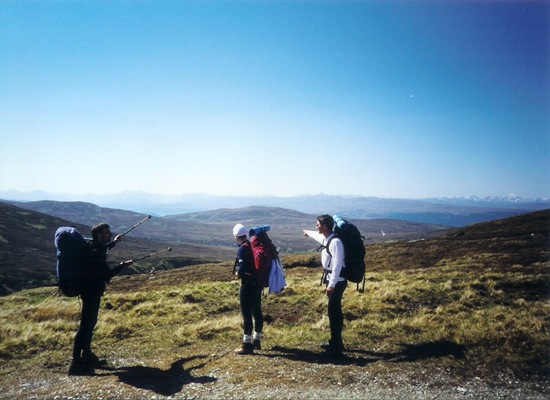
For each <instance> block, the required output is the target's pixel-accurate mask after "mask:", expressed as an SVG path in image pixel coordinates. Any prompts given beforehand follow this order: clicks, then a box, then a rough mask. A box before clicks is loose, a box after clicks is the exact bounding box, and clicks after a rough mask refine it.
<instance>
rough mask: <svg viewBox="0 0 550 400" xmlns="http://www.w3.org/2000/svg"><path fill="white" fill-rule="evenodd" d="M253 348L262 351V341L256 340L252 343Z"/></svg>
mask: <svg viewBox="0 0 550 400" xmlns="http://www.w3.org/2000/svg"><path fill="white" fill-rule="evenodd" d="M252 347H253V348H254V350H261V349H262V342H261V340H260V339H254V340H253V341H252Z"/></svg>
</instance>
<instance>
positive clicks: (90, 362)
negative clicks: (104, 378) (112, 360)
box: [82, 353, 107, 368]
mask: <svg viewBox="0 0 550 400" xmlns="http://www.w3.org/2000/svg"><path fill="white" fill-rule="evenodd" d="M82 362H83V363H84V364H85V365H87V366H88V367H91V368H102V367H106V366H107V360H106V359H104V358H99V357H98V356H96V355H95V354H94V353H89V354H84V355H82Z"/></svg>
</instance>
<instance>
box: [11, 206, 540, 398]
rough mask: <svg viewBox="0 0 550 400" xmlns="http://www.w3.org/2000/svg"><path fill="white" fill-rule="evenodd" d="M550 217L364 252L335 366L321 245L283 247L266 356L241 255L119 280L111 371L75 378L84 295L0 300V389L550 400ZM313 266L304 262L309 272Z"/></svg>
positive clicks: (108, 303)
mask: <svg viewBox="0 0 550 400" xmlns="http://www.w3.org/2000/svg"><path fill="white" fill-rule="evenodd" d="M549 227H550V211H548V210H546V211H543V212H537V213H532V214H526V215H523V216H519V217H514V218H510V219H505V220H501V221H496V222H492V223H485V224H478V225H474V226H471V227H467V228H464V229H461V230H457V231H453V232H452V233H449V234H448V235H447V236H445V237H441V238H435V239H429V240H423V241H413V242H411V241H403V242H397V243H392V244H372V245H369V246H368V247H367V258H366V259H367V265H368V273H367V281H366V290H365V292H364V293H360V292H358V291H355V290H353V288H351V287H350V288H348V290H347V291H346V293H345V294H344V305H343V308H344V313H345V317H346V327H345V330H344V341H345V344H346V347H347V351H346V354H345V357H344V358H342V359H340V360H338V361H334V360H330V359H327V358H325V357H324V356H322V355H321V353H320V349H319V348H318V344H319V343H320V342H322V341H324V340H325V339H326V338H327V336H328V334H329V333H328V320H327V318H326V297H325V296H324V295H323V293H322V288H321V287H319V282H318V279H319V276H320V272H321V271H320V270H319V268H312V267H308V266H309V265H314V264H315V263H316V262H317V260H318V254H303V255H285V256H284V257H283V262H284V264H285V265H286V266H287V267H288V268H287V269H286V277H287V282H288V284H289V286H288V288H287V289H285V290H284V291H283V292H282V293H281V294H279V295H270V296H268V297H267V298H265V299H264V314H265V315H266V320H267V321H268V322H269V323H268V324H267V325H266V327H265V330H264V334H265V338H264V350H262V351H260V352H258V354H257V355H254V356H248V357H239V356H236V355H234V354H233V352H232V350H233V348H235V347H236V346H237V345H238V343H239V341H240V338H241V334H242V332H241V328H240V315H239V305H238V290H239V284H238V282H236V281H235V280H234V277H233V276H232V275H231V263H229V262H227V263H220V264H206V265H200V266H190V267H186V268H183V269H178V270H171V271H161V272H159V273H155V274H153V275H134V276H123V277H118V278H116V279H115V280H114V282H113V283H112V284H111V285H110V286H109V289H108V293H107V294H106V296H105V298H104V300H103V303H102V309H101V312H100V321H99V325H98V328H97V331H96V332H97V333H96V336H95V348H96V351H97V352H98V353H100V354H102V355H105V356H108V357H109V359H110V360H111V363H112V365H111V366H110V368H108V369H105V370H97V376H94V377H78V378H67V377H66V375H65V374H66V370H67V367H68V362H69V358H70V346H71V340H72V337H73V335H74V331H75V329H76V326H77V323H78V312H79V303H78V300H77V299H68V298H62V297H55V296H52V294H51V289H48V288H42V289H41V288H38V289H33V290H27V291H22V292H19V293H15V294H12V295H9V296H5V297H3V298H0V320H1V324H0V371H2V372H1V373H0V386H1V387H3V388H4V391H3V392H2V394H0V397H2V398H16V399H17V398H21V399H22V398H29V397H38V398H43V397H47V398H54V397H56V396H61V397H63V398H66V397H78V398H81V397H92V398H99V397H108V398H151V397H156V398H164V397H168V396H171V397H175V398H197V397H198V398H227V397H233V398H235V397H237V398H302V399H303V398H311V397H317V398H336V397H341V398H436V397H437V398H464V397H468V398H487V399H492V398H518V399H520V398H521V399H523V398H533V399H535V398H537V399H538V398H540V399H543V398H547V396H548V394H549V393H550V384H549V382H548V377H549V372H550V369H549V368H550V362H549V360H550V332H549V330H548V326H549V323H550V317H549V316H550V303H549V300H550V299H549V291H550V274H549V273H550V260H549V248H548V244H549V239H550V235H549ZM306 265H307V266H306Z"/></svg>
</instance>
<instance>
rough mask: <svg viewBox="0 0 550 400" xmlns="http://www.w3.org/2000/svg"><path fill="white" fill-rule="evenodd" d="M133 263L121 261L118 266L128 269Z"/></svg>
mask: <svg viewBox="0 0 550 400" xmlns="http://www.w3.org/2000/svg"><path fill="white" fill-rule="evenodd" d="M133 263H134V260H126V261H122V262H121V263H120V266H122V267H129V266H130V265H132V264H133Z"/></svg>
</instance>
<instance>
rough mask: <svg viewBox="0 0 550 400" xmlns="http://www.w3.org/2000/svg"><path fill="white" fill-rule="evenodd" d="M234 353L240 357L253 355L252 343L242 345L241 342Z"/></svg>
mask: <svg viewBox="0 0 550 400" xmlns="http://www.w3.org/2000/svg"><path fill="white" fill-rule="evenodd" d="M235 353H236V354H241V355H245V354H254V345H253V344H252V343H244V342H243V344H242V346H241V347H237V348H236V349H235Z"/></svg>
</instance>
